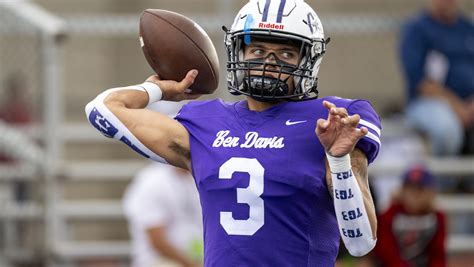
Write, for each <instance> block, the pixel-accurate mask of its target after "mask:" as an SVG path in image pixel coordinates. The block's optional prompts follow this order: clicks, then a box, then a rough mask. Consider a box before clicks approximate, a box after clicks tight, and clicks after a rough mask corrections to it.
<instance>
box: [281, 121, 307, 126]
mask: <svg viewBox="0 0 474 267" xmlns="http://www.w3.org/2000/svg"><path fill="white" fill-rule="evenodd" d="M305 122H307V121H291V120H287V121H286V123H285V124H286V126H291V125H295V124H300V123H305Z"/></svg>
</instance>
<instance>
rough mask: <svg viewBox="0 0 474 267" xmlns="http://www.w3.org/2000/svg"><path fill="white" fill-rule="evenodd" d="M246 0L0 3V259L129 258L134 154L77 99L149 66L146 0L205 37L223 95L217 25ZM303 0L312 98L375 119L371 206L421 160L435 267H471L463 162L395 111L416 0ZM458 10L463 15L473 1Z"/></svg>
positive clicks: (468, 172)
mask: <svg viewBox="0 0 474 267" xmlns="http://www.w3.org/2000/svg"><path fill="white" fill-rule="evenodd" d="M246 2H247V1H245V0H200V1H185V0H34V1H33V0H31V1H29V0H0V103H2V104H1V106H0V115H2V116H1V117H0V118H1V120H0V155H1V157H0V266H2V267H3V266H5V267H10V266H129V261H130V242H129V234H128V231H127V223H126V221H125V219H124V215H123V210H122V207H121V204H120V199H121V198H122V195H123V192H124V190H125V188H126V186H127V185H128V183H129V182H130V181H131V179H132V177H133V176H134V175H135V173H136V172H137V171H138V170H139V169H141V168H142V167H144V166H145V165H147V161H146V160H145V159H141V158H139V157H138V156H137V155H136V154H134V152H132V151H131V150H130V149H128V148H127V147H126V146H124V145H123V144H121V143H119V142H115V141H110V140H106V139H105V138H103V137H102V136H101V135H100V134H99V133H97V132H96V131H94V130H93V128H92V127H90V126H89V125H88V123H87V121H86V119H85V116H84V106H85V104H86V103H87V102H89V101H90V100H92V99H93V98H94V97H95V96H96V95H97V94H99V93H100V92H102V91H103V90H105V89H108V88H112V87H116V86H121V85H130V84H137V83H141V82H142V81H144V80H145V79H146V78H147V77H148V76H149V75H151V74H152V71H151V69H150V68H149V66H148V65H147V63H146V61H145V58H144V56H143V55H142V51H141V48H140V45H139V41H138V22H139V16H140V13H141V12H142V11H143V10H144V9H146V8H159V9H168V10H172V11H176V12H179V13H182V14H184V15H186V16H189V17H190V18H192V19H193V20H195V21H196V22H198V23H199V24H200V25H201V26H202V27H203V28H204V29H205V30H206V31H207V32H208V33H209V35H210V37H211V38H212V40H213V41H214V44H215V47H216V49H217V51H218V54H219V56H220V61H221V67H222V68H221V75H220V76H221V83H220V88H219V89H218V90H217V91H216V93H215V94H214V95H210V96H206V97H205V98H214V97H221V98H224V99H225V100H229V101H231V100H234V99H235V98H233V97H232V96H231V95H230V94H228V92H227V90H226V88H225V85H226V81H225V77H226V75H225V69H224V67H225V60H226V55H225V54H224V47H223V32H222V30H221V26H222V25H227V26H230V24H231V22H232V20H233V18H234V16H235V14H236V12H237V11H238V10H239V9H240V7H241V6H243V5H244V4H245V3H246ZM307 2H308V3H309V4H310V5H311V6H312V7H313V8H314V9H315V10H316V12H317V13H318V14H319V15H320V17H321V20H322V23H323V25H324V28H325V34H326V36H329V37H331V43H330V45H329V49H328V52H327V54H326V55H325V58H324V61H323V63H322V66H321V71H320V75H319V78H320V82H319V88H320V95H322V96H328V95H338V96H341V97H346V98H364V99H368V100H370V101H371V103H372V104H373V106H374V107H375V109H376V111H377V112H378V113H379V114H380V115H381V117H382V123H383V128H384V129H383V135H382V138H383V139H382V143H383V149H382V152H381V154H380V158H379V161H378V162H377V163H376V164H374V165H373V166H371V167H370V174H371V176H372V181H373V183H372V185H373V187H374V188H373V189H374V191H375V195H376V196H377V208H378V210H379V212H383V210H384V209H385V208H386V207H387V205H388V204H387V203H388V202H389V201H390V197H391V194H392V192H394V191H395V189H396V188H397V187H398V186H399V185H400V184H401V175H402V173H403V172H404V171H405V170H406V168H407V167H408V166H409V165H411V164H413V163H414V162H423V163H425V164H426V165H427V166H428V167H429V168H430V169H431V171H432V172H433V173H434V174H435V176H436V177H437V179H438V184H439V185H441V186H440V187H439V194H438V195H437V197H436V203H437V206H438V207H439V208H440V209H442V210H444V211H445V213H446V216H447V222H448V224H447V227H448V232H447V239H446V251H447V256H448V263H449V264H448V265H449V266H473V264H474V256H473V255H474V226H473V225H474V219H473V218H474V216H473V214H474V194H473V191H472V189H473V188H472V185H473V184H474V158H473V157H472V156H469V155H454V156H446V157H435V156H432V155H431V154H430V153H429V152H427V151H426V144H425V143H426V141H425V140H424V139H423V138H422V136H420V135H418V134H416V133H415V132H413V131H412V130H411V129H409V128H407V127H406V126H405V123H404V119H403V111H404V107H405V102H406V94H405V92H406V90H405V84H404V79H403V75H402V72H401V68H400V60H399V58H398V44H399V34H400V29H401V25H403V23H404V22H405V21H406V19H407V18H409V17H411V16H414V15H415V14H417V13H418V12H419V11H420V10H421V9H422V8H423V7H426V5H427V3H428V2H429V0H316V1H314V0H308V1H307ZM460 6H461V10H462V11H463V12H464V13H465V14H467V15H468V16H469V17H470V18H472V17H473V14H474V0H464V1H460ZM473 46H474V44H473ZM472 75H474V73H472ZM447 181H449V182H447ZM458 181H461V182H458ZM446 183H448V184H449V185H447V186H446V187H443V186H442V185H444V184H446ZM453 184H454V185H453ZM447 188H448V189H447ZM347 262H348V263H347V264H348V265H347V264H346V266H354V265H351V264H355V263H353V262H352V261H350V260H348V261H347ZM343 264H345V263H343Z"/></svg>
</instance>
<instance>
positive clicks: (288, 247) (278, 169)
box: [176, 97, 381, 267]
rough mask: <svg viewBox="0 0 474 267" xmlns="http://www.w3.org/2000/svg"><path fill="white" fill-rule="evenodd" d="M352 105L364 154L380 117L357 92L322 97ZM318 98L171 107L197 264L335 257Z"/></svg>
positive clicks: (299, 262) (371, 150)
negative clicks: (187, 150)
mask: <svg viewBox="0 0 474 267" xmlns="http://www.w3.org/2000/svg"><path fill="white" fill-rule="evenodd" d="M325 99H327V100H329V101H331V102H333V103H334V104H336V105H337V106H338V107H345V108H346V109H347V110H348V112H349V114H355V113H357V114H359V115H360V116H361V118H362V120H361V123H360V124H361V125H364V126H366V127H367V128H368V129H369V135H367V136H366V137H364V138H363V139H361V140H360V141H359V143H358V144H357V147H358V148H360V149H361V150H362V151H364V152H365V154H366V155H367V158H368V159H369V162H372V161H373V160H374V159H375V157H376V156H377V153H378V150H379V147H380V139H379V136H380V128H381V127H380V119H379V117H378V115H377V114H376V113H375V111H374V110H373V108H372V107H371V105H370V104H369V103H368V102H367V101H363V100H348V99H342V98H336V97H328V98H325ZM323 100H324V99H316V100H310V101H303V102H284V103H281V104H279V105H276V106H274V107H271V108H269V109H268V110H265V111H263V112H255V111H250V110H248V108H247V104H246V102H245V101H241V102H237V103H232V104H229V103H224V102H222V101H221V100H212V101H196V102H191V103H189V104H187V105H186V106H184V107H183V109H182V110H181V112H180V113H179V114H178V116H177V118H176V119H177V120H178V121H179V122H181V123H182V124H183V125H184V126H185V127H186V129H187V130H188V132H189V135H190V137H189V138H190V146H191V159H192V171H193V175H194V178H195V180H196V185H197V188H198V190H199V195H200V199H201V205H202V212H203V221H204V265H205V266H206V267H210V266H219V267H220V266H324V267H326V266H334V262H335V259H336V256H337V253H338V247H339V239H340V236H339V230H338V226H337V220H336V215H335V212H334V205H333V200H332V198H331V196H330V194H329V191H328V188H327V186H326V180H325V173H326V168H325V153H324V149H323V147H322V145H321V143H320V142H319V140H318V138H317V136H316V134H315V125H316V121H317V120H318V119H319V118H324V119H326V118H327V116H328V111H327V109H326V108H325V107H324V106H323V105H322V101H323Z"/></svg>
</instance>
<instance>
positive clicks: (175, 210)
mask: <svg viewBox="0 0 474 267" xmlns="http://www.w3.org/2000/svg"><path fill="white" fill-rule="evenodd" d="M195 187H196V186H195V185H194V180H193V177H192V176H191V175H190V174H189V173H188V172H187V171H184V170H181V169H177V168H175V167H172V166H170V165H164V164H161V163H152V164H150V165H149V166H148V167H146V168H145V169H143V170H142V171H140V172H139V173H138V174H137V175H136V177H135V178H134V180H133V182H132V183H131V184H130V185H129V187H128V188H127V190H126V192H125V195H124V198H123V207H124V210H125V215H126V217H127V220H128V224H129V231H130V235H131V238H132V261H133V262H132V266H133V267H152V266H160V267H162V266H180V267H181V266H184V267H191V266H193V267H194V266H201V265H202V257H203V251H202V247H203V244H202V223H201V209H200V205H199V198H198V195H197V192H196V188H195Z"/></svg>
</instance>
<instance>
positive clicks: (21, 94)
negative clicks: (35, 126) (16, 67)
mask: <svg viewBox="0 0 474 267" xmlns="http://www.w3.org/2000/svg"><path fill="white" fill-rule="evenodd" d="M3 89H4V94H3V95H2V101H1V103H0V122H5V123H6V124H11V125H13V126H26V125H28V124H30V123H31V115H30V109H29V107H30V105H29V104H28V101H27V100H26V92H27V88H26V85H25V82H24V80H23V79H22V78H21V75H20V74H12V75H10V76H9V77H8V78H7V79H6V80H5V83H4V87H3ZM15 162H16V160H15V159H13V158H12V157H11V156H9V155H7V154H2V153H0V163H2V164H14V163H15ZM13 187H14V196H15V200H17V201H19V202H21V201H25V200H26V199H28V198H29V193H28V188H27V187H28V186H27V183H26V182H24V181H15V182H14V183H13Z"/></svg>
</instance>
